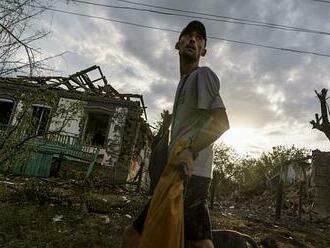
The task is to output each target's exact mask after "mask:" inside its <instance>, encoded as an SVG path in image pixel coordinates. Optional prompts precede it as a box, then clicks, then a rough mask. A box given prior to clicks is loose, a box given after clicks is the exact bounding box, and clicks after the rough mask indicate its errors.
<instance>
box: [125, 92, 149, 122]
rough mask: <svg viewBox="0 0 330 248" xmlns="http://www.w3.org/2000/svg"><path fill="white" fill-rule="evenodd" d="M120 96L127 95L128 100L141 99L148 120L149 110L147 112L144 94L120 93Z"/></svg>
mask: <svg viewBox="0 0 330 248" xmlns="http://www.w3.org/2000/svg"><path fill="white" fill-rule="evenodd" d="M119 96H120V97H123V98H125V97H127V99H128V100H130V98H138V99H140V101H141V105H142V108H143V113H144V116H145V118H146V120H148V117H147V112H146V109H147V107H146V106H145V105H144V100H143V95H139V94H120V95H119Z"/></svg>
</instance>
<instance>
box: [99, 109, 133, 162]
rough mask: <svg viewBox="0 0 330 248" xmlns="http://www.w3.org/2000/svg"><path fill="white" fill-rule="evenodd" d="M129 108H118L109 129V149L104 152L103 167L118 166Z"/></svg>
mask: <svg viewBox="0 0 330 248" xmlns="http://www.w3.org/2000/svg"><path fill="white" fill-rule="evenodd" d="M127 111H128V109H127V108H122V107H116V111H115V113H114V114H113V116H112V120H111V123H110V128H109V135H108V142H107V147H106V150H105V152H104V157H103V160H102V165H105V166H113V167H114V166H116V165H117V162H118V158H119V155H120V150H121V141H122V136H123V130H124V127H125V121H126V115H127Z"/></svg>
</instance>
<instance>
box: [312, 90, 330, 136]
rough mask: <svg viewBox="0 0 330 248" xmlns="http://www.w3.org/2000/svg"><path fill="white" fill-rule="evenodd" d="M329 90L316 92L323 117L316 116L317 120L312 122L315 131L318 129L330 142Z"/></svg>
mask: <svg viewBox="0 0 330 248" xmlns="http://www.w3.org/2000/svg"><path fill="white" fill-rule="evenodd" d="M327 92H328V90H327V89H322V90H321V92H320V93H318V92H317V91H315V93H316V95H317V97H318V99H319V101H320V105H321V117H319V115H318V114H315V120H312V121H310V123H311V124H312V125H313V127H312V128H313V129H314V128H315V129H318V130H320V131H321V132H323V133H324V134H325V135H326V136H327V138H328V140H330V123H329V118H328V105H327Z"/></svg>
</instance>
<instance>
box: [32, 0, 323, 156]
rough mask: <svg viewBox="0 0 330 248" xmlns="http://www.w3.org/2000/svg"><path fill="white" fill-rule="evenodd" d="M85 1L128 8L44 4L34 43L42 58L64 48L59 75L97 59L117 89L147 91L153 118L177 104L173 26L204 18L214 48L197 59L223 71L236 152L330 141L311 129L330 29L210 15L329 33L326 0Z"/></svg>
mask: <svg viewBox="0 0 330 248" xmlns="http://www.w3.org/2000/svg"><path fill="white" fill-rule="evenodd" d="M87 1H88V0H87ZM89 1H90V2H92V3H99V4H106V5H110V6H122V7H129V8H131V9H122V8H113V7H112V8H108V7H105V6H97V5H89V4H83V3H81V2H71V1H70V2H69V3H67V1H65V0H59V1H56V2H54V3H53V8H54V9H58V10H65V11H71V12H75V13H80V14H84V15H90V16H98V17H102V18H105V19H110V20H112V21H110V20H102V19H96V18H90V17H82V16H77V15H73V14H67V13H60V12H54V11H46V12H45V14H43V15H42V16H41V17H40V19H39V21H38V25H40V26H41V27H42V28H44V29H49V30H51V32H52V33H51V34H50V35H49V36H48V38H47V39H45V40H43V41H41V42H38V43H37V44H35V46H38V47H40V48H41V50H42V51H43V54H42V56H43V57H47V56H51V55H55V54H59V53H61V52H64V51H66V52H67V53H66V54H65V55H64V56H62V57H61V58H57V59H55V60H52V61H51V62H50V64H51V66H52V67H53V68H54V69H55V70H56V71H57V72H56V73H54V74H61V75H68V74H72V73H74V72H76V71H79V70H82V69H84V68H86V67H89V66H91V65H94V64H97V65H99V66H101V68H102V70H103V72H104V74H105V75H106V76H107V79H108V81H109V82H110V83H111V84H112V85H113V86H114V87H115V88H116V89H117V90H118V91H119V92H121V93H138V94H143V96H144V99H145V102H146V105H147V107H148V109H147V114H148V117H149V122H150V123H151V124H153V123H154V121H155V120H157V119H158V118H159V114H160V112H161V111H162V109H171V108H172V103H173V98H174V93H175V90H176V86H177V83H178V80H179V70H178V56H177V51H176V50H175V49H174V45H175V42H176V41H177V38H178V33H176V32H174V31H180V30H181V29H182V28H183V27H184V26H185V25H186V24H187V23H188V22H189V21H191V20H194V19H199V20H201V21H203V22H204V23H205V25H206V28H207V35H208V36H209V39H208V46H207V48H208V53H207V55H206V57H205V58H203V59H202V61H201V65H203V66H209V67H211V68H212V69H213V70H214V71H215V72H216V73H217V74H218V76H219V77H220V79H221V96H222V97H223V100H224V102H225V105H226V107H227V112H228V115H229V119H230V124H231V130H230V131H228V132H227V133H226V134H225V135H224V136H223V137H221V140H223V141H224V142H225V143H227V144H229V145H232V146H233V147H234V148H235V149H236V150H237V151H238V152H240V153H249V154H259V153H260V152H262V151H267V150H269V149H271V147H272V146H275V145H293V144H294V145H296V146H298V147H307V148H310V149H316V148H318V149H321V150H329V149H328V148H329V144H330V143H329V141H328V140H327V139H326V137H325V135H324V134H323V133H321V132H319V131H317V130H312V129H311V125H310V124H309V121H310V120H312V119H313V118H314V114H315V113H317V112H320V106H319V102H318V99H317V97H316V95H315V93H314V90H318V91H320V90H321V89H322V88H330V73H329V68H330V35H329V34H317V32H295V31H288V30H283V29H275V28H269V27H268V28H267V27H260V26H256V25H246V24H242V23H229V22H228V21H233V20H234V19H228V18H226V19H224V18H222V20H225V21H226V22H223V21H216V20H214V19H220V18H219V17H215V16H212V15H217V16H224V17H231V18H237V19H238V18H239V19H248V20H251V21H255V22H259V23H260V22H262V23H274V24H278V25H285V26H293V27H298V28H301V29H309V30H318V31H323V32H330V22H329V13H330V4H327V3H321V2H317V1H312V0H277V1H272V0H259V1H255V0H204V1H200V0H179V1H169V0H167V1H160V0H132V1H135V3H137V4H132V2H131V3H128V1H122V0H120V1H119V0H89ZM141 4H142V5H141ZM146 5H157V6H161V7H165V8H171V9H179V10H185V11H192V12H199V13H205V14H208V15H207V16H206V15H200V14H197V13H195V14H192V13H187V12H182V11H181V12H174V11H173V10H166V9H160V8H154V7H150V6H146ZM132 8H138V9H148V10H153V11H158V12H159V11H160V12H167V13H172V14H173V13H175V14H177V15H164V14H159V13H155V12H150V11H141V10H140V11H138V10H132ZM178 15H181V16H178ZM190 16H192V17H190ZM202 18H204V19H202ZM118 21H119V22H118ZM121 22H125V23H126V24H124V23H121ZM236 22H238V21H237V20H236ZM240 22H242V21H240ZM243 22H245V23H246V20H245V21H243ZM128 23H131V24H128ZM132 24H136V25H137V26H136V25H132ZM142 26H144V27H142ZM145 26H148V27H152V28H147V27H145ZM157 29H158V30H157ZM164 29H166V30H169V31H164ZM211 37H213V38H211ZM222 39H226V40H235V41H239V42H247V43H253V44H261V45H266V46H271V47H279V48H289V49H294V50H300V51H308V52H314V53H320V54H328V55H329V57H327V56H316V55H311V54H304V53H292V52H287V51H283V50H275V49H269V48H261V47H257V46H253V45H247V44H239V43H235V42H230V41H224V40H222Z"/></svg>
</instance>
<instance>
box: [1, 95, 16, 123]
mask: <svg viewBox="0 0 330 248" xmlns="http://www.w3.org/2000/svg"><path fill="white" fill-rule="evenodd" d="M13 109H14V102H13V101H12V100H9V99H0V128H1V127H4V126H7V125H8V124H10V117H11V115H12V112H13Z"/></svg>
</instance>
